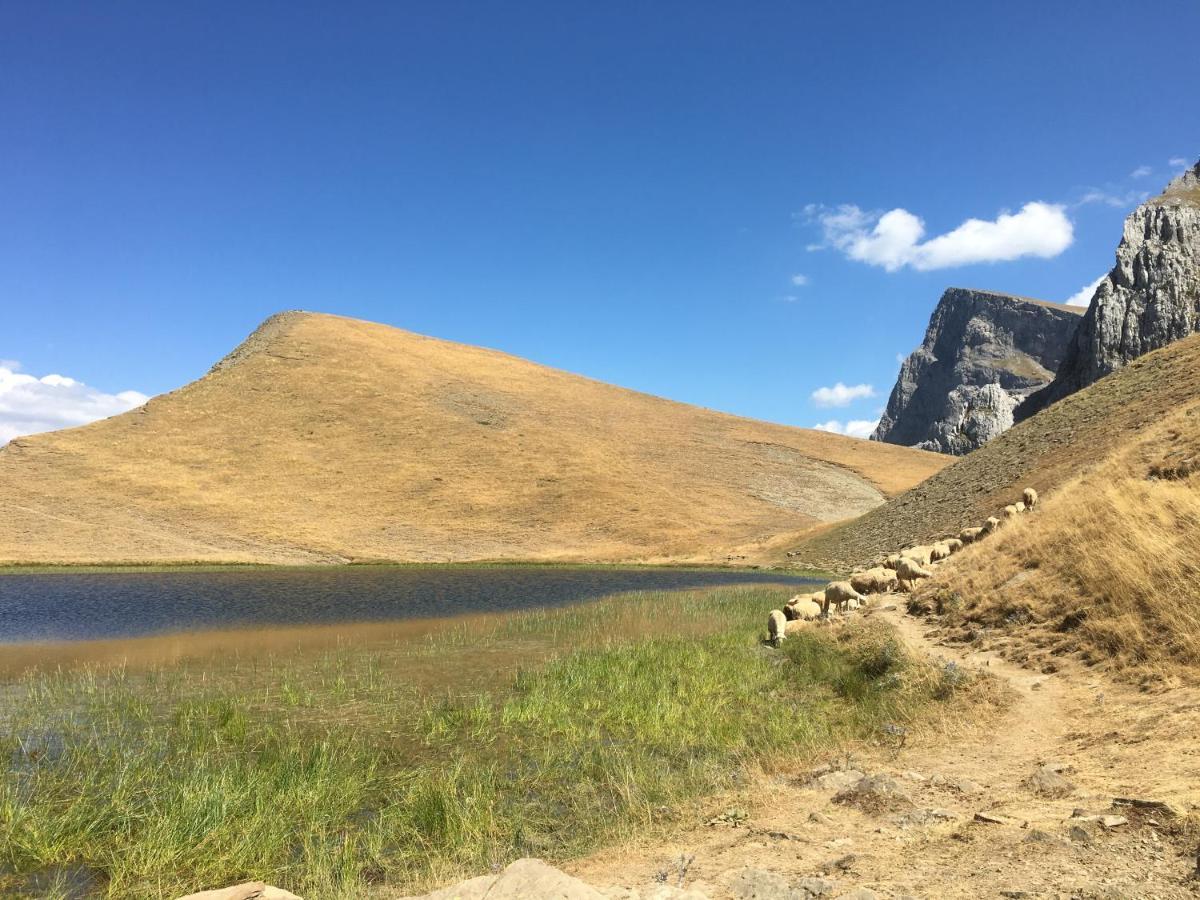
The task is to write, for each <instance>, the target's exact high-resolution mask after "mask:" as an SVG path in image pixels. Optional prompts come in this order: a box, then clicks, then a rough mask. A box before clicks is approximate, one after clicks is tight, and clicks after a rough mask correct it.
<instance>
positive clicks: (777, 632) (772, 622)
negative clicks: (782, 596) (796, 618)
mask: <svg viewBox="0 0 1200 900" xmlns="http://www.w3.org/2000/svg"><path fill="white" fill-rule="evenodd" d="M786 633H787V617H786V616H785V615H784V614H783V610H781V609H773V610H771V614H770V615H769V616H767V640H769V641H770V642H771V643H772V644H778V643H779V642H780V641H782V640H783V638H784V636H785V635H786Z"/></svg>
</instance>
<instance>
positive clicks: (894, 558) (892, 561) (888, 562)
mask: <svg viewBox="0 0 1200 900" xmlns="http://www.w3.org/2000/svg"><path fill="white" fill-rule="evenodd" d="M903 558H904V557H902V556H901V555H900V554H899V553H893V554H892V555H891V556H889V557H888V558H887V559H885V560H884V561H883V567H884V568H885V569H891V570H892V571H895V569H896V566H898V565H900V560H901V559H903Z"/></svg>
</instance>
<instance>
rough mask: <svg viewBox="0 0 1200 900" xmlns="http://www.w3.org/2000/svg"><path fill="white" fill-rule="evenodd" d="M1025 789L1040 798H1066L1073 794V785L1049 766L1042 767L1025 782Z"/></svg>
mask: <svg viewBox="0 0 1200 900" xmlns="http://www.w3.org/2000/svg"><path fill="white" fill-rule="evenodd" d="M1025 785H1026V787H1028V788H1029V789H1030V790H1031V791H1033V792H1034V793H1035V794H1037V795H1038V796H1041V797H1048V798H1051V799H1053V798H1056V797H1066V796H1069V795H1070V794H1073V793H1074V792H1075V785H1073V784H1072V783H1071V782H1070V781H1068V780H1067V779H1066V778H1063V777H1062V776H1061V775H1059V774H1058V772H1056V771H1055V770H1054V769H1052V768H1050V767H1049V766H1042V767H1041V768H1039V769H1038V770H1037V771H1036V772H1034V773H1033V774H1032V775H1031V776H1029V778H1028V779H1027V780H1026V782H1025Z"/></svg>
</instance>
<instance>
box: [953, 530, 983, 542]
mask: <svg viewBox="0 0 1200 900" xmlns="http://www.w3.org/2000/svg"><path fill="white" fill-rule="evenodd" d="M985 531H987V529H986V528H964V529H963V530H962V531H960V532H959V533H958V539H959V540H960V541H962V542H963V543H964V544H973V543H975V541H977V540H979V536H980V535H982V534H983V533H984V532H985Z"/></svg>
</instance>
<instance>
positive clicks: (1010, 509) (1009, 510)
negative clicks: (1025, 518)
mask: <svg viewBox="0 0 1200 900" xmlns="http://www.w3.org/2000/svg"><path fill="white" fill-rule="evenodd" d="M1016 517H1017V508H1016V507H1015V506H1014V505H1013V504H1011V503H1010V504H1008V506H1006V507H1004V518H1006V519H1015V518H1016Z"/></svg>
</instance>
